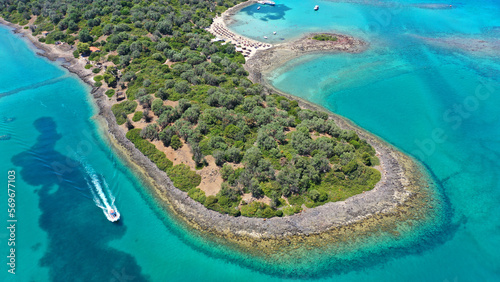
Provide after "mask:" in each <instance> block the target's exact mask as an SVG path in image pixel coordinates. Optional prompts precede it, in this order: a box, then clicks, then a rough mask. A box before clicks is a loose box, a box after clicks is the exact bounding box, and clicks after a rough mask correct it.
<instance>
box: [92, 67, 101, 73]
mask: <svg viewBox="0 0 500 282" xmlns="http://www.w3.org/2000/svg"><path fill="white" fill-rule="evenodd" d="M99 72H101V69H100V68H94V69H92V73H99Z"/></svg>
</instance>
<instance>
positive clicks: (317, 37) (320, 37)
mask: <svg viewBox="0 0 500 282" xmlns="http://www.w3.org/2000/svg"><path fill="white" fill-rule="evenodd" d="M312 39H314V40H319V41H337V37H335V36H332V35H328V34H316V35H315V36H313V38H312Z"/></svg>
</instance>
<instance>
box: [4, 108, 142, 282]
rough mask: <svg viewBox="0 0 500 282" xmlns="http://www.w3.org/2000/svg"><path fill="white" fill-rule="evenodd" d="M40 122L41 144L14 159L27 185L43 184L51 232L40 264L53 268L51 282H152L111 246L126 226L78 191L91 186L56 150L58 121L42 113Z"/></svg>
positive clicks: (44, 220)
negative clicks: (106, 216)
mask: <svg viewBox="0 0 500 282" xmlns="http://www.w3.org/2000/svg"><path fill="white" fill-rule="evenodd" d="M34 126H35V128H36V130H37V131H38V132H39V133H40V135H39V136H38V138H37V141H36V143H35V144H34V145H33V146H32V147H31V148H30V149H29V150H27V151H25V152H22V153H20V154H18V155H16V156H14V157H13V158H12V162H13V164H14V165H15V166H16V167H18V168H19V174H20V175H21V177H22V178H23V180H24V181H26V183H28V184H30V185H33V186H41V188H40V189H38V190H37V191H38V192H37V193H38V195H39V197H40V203H39V208H40V210H41V212H42V215H41V216H40V219H39V224H40V227H41V228H42V229H43V230H44V231H45V232H47V235H48V243H47V244H48V245H47V252H46V253H45V254H44V256H43V258H42V259H41V261H40V264H41V265H42V266H44V267H48V268H49V273H50V276H51V280H52V281H110V282H111V281H131V280H133V281H146V279H147V278H145V277H144V276H143V275H142V273H141V268H140V266H139V265H138V264H137V262H136V261H135V259H134V258H133V257H132V256H131V255H129V254H126V253H124V252H121V251H118V250H115V249H112V248H109V247H107V243H108V242H110V241H112V240H116V239H118V238H120V237H121V236H123V234H124V233H125V231H126V227H125V226H124V225H123V223H121V224H112V223H110V222H108V221H107V220H105V219H103V218H104V217H103V214H102V212H101V210H100V209H99V208H97V207H96V206H95V204H94V202H93V201H92V200H89V199H88V198H86V197H82V196H81V194H80V193H79V192H78V191H77V190H75V189H74V188H75V186H80V187H86V186H87V184H86V181H85V170H84V169H83V167H81V165H79V164H78V162H77V161H76V160H73V159H71V158H70V157H68V156H65V155H63V154H61V153H59V152H57V151H56V150H55V145H56V143H57V141H58V140H59V139H61V135H60V134H58V133H57V125H56V123H55V122H54V120H53V119H52V118H49V117H42V118H39V119H37V120H36V121H35V122H34ZM64 167H65V168H68V167H71V169H61V168H64ZM69 180H70V181H69ZM33 243H34V244H35V245H36V244H39V243H37V242H33Z"/></svg>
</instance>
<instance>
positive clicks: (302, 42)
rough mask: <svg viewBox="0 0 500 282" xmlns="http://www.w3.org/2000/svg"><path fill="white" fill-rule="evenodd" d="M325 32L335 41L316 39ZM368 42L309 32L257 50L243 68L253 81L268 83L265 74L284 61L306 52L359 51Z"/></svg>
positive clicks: (362, 49) (345, 36)
mask: <svg viewBox="0 0 500 282" xmlns="http://www.w3.org/2000/svg"><path fill="white" fill-rule="evenodd" d="M319 34H326V35H330V36H333V37H336V38H337V40H335V41H318V40H314V39H312V37H313V36H314V35H319ZM367 46H368V44H367V43H366V42H364V41H362V40H359V39H356V38H354V37H351V36H347V35H342V34H335V33H310V34H307V35H304V36H302V37H301V38H299V39H296V40H293V41H290V42H286V43H280V44H278V45H274V46H273V47H271V48H269V49H266V50H258V51H257V52H256V54H255V55H253V56H252V57H250V58H249V59H248V60H247V62H246V63H245V65H244V67H245V69H246V70H247V71H248V72H249V73H250V75H249V79H250V80H252V81H253V82H255V83H262V84H268V83H266V81H265V80H264V79H263V77H264V76H265V74H267V73H269V72H270V71H272V70H274V69H276V68H278V67H280V66H282V65H284V64H285V63H286V62H288V61H290V60H292V59H295V58H298V57H300V56H303V55H306V54H315V53H336V52H344V53H360V52H363V51H364V50H365V49H366V48H367Z"/></svg>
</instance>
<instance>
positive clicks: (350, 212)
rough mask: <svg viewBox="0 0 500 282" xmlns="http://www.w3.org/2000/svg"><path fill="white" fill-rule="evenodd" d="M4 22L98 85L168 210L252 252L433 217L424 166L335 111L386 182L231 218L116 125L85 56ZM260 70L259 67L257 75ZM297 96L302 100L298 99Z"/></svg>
mask: <svg viewBox="0 0 500 282" xmlns="http://www.w3.org/2000/svg"><path fill="white" fill-rule="evenodd" d="M0 23H1V24H4V25H8V26H10V27H12V28H14V29H15V32H16V33H17V34H20V35H21V36H22V37H25V38H27V39H28V40H30V41H31V42H32V44H33V45H34V46H35V47H36V48H38V49H40V50H42V51H43V53H40V52H37V54H39V55H41V56H44V57H47V58H48V59H49V60H52V61H57V60H59V59H61V58H62V59H64V60H65V61H66V62H64V63H63V64H62V66H63V67H65V68H66V69H68V70H69V71H70V72H72V73H74V74H76V75H77V76H79V77H80V78H81V79H82V80H83V81H84V82H85V83H87V84H89V85H90V86H91V87H92V91H91V94H92V96H93V97H94V102H95V104H96V105H97V107H98V109H99V114H98V116H99V117H100V118H99V119H98V120H99V123H100V125H101V127H102V130H103V131H107V132H108V133H109V134H106V136H107V138H108V139H109V140H110V141H111V144H113V146H114V147H115V151H117V152H118V153H120V154H121V155H122V156H124V157H125V159H127V160H128V161H129V163H130V164H132V166H133V167H135V168H136V170H137V171H139V172H140V174H141V175H143V176H144V178H143V179H145V180H147V182H149V183H150V184H151V186H152V187H154V191H155V196H156V197H157V198H159V199H160V201H164V202H165V203H167V206H168V208H169V209H170V210H171V211H173V212H174V213H175V215H177V216H178V217H180V218H182V219H183V221H184V222H186V223H187V224H188V225H190V226H191V227H193V228H195V229H197V230H200V231H203V232H208V233H211V234H214V235H216V236H219V237H222V238H224V239H227V240H228V241H230V242H234V243H236V244H237V245H239V246H242V247H243V248H244V249H246V250H256V249H259V250H264V251H265V253H266V254H271V253H273V252H275V251H276V250H277V248H281V247H283V246H284V245H285V244H287V245H289V244H290V242H299V243H301V244H304V242H305V241H307V242H315V243H314V244H316V243H317V240H316V239H318V238H319V239H321V241H323V242H325V243H326V242H328V241H329V240H324V238H328V237H330V238H335V241H337V242H338V240H339V238H341V237H342V236H347V238H348V237H349V236H353V234H354V233H356V232H358V233H359V232H361V231H362V230H364V232H362V233H367V232H368V231H369V230H378V229H380V228H383V227H384V226H385V228H387V229H390V228H391V226H392V227H394V224H396V223H398V222H402V221H405V220H414V219H416V218H418V219H422V218H423V217H427V215H428V212H429V211H430V210H432V207H431V205H434V204H429V203H428V202H426V200H428V198H429V194H428V193H431V190H430V189H429V190H426V189H421V188H422V187H423V186H424V185H425V183H424V182H425V181H426V180H425V181H424V176H423V175H422V174H421V171H420V168H419V167H418V166H417V165H416V163H415V162H414V161H413V160H411V159H410V158H409V157H407V156H405V155H403V154H402V153H401V152H399V151H397V150H396V149H394V148H392V146H390V145H389V144H387V143H385V142H384V141H382V140H380V139H378V138H377V137H375V136H373V135H371V134H370V133H367V132H365V131H363V130H361V129H359V128H356V127H353V125H352V124H349V122H348V121H346V120H345V119H343V118H341V117H338V116H335V115H331V118H333V119H335V120H336V121H337V123H338V125H339V126H341V127H343V128H349V129H354V130H356V131H357V132H358V134H360V136H361V137H362V138H364V139H367V141H368V142H369V143H370V144H372V146H374V147H375V148H376V150H377V152H378V153H379V158H380V159H381V163H382V167H384V171H385V172H387V174H384V173H383V174H382V179H381V181H380V182H379V183H377V185H376V187H375V188H374V189H372V190H370V191H367V192H365V193H363V194H359V195H356V196H353V197H351V198H349V199H347V200H345V201H342V202H330V203H327V204H325V205H323V206H319V207H316V208H314V209H308V210H306V211H304V212H302V213H300V214H296V215H292V216H287V217H283V218H271V219H267V220H263V219H261V218H246V217H231V216H228V215H223V214H220V213H218V212H215V211H212V210H208V209H206V208H205V207H204V206H203V205H201V204H200V203H198V202H196V201H194V200H193V199H191V198H189V197H188V196H187V193H185V192H182V191H181V190H179V189H177V188H175V187H174V186H173V184H172V182H171V181H170V179H169V178H168V176H167V175H166V174H165V172H163V171H160V170H159V169H158V167H156V165H155V164H154V163H152V162H151V161H150V160H149V159H148V158H147V157H145V156H144V155H143V154H142V153H141V152H140V151H139V150H138V149H136V148H135V146H134V145H133V144H132V143H131V142H130V141H129V140H128V139H127V138H126V137H125V132H123V131H122V130H121V128H120V127H119V126H118V125H117V124H116V120H115V117H114V115H113V113H112V112H111V105H110V104H109V103H108V102H107V97H106V96H105V95H104V89H103V88H95V87H93V81H92V79H91V77H92V74H91V72H90V71H89V70H85V69H84V64H83V65H82V62H81V60H79V59H75V58H74V57H73V56H72V54H71V52H66V54H65V53H64V52H63V51H62V50H60V49H59V47H57V46H55V45H46V44H44V43H40V42H38V40H37V39H36V38H35V37H33V36H31V33H30V32H29V30H24V29H22V27H20V26H18V25H13V24H10V23H8V22H5V21H4V20H3V19H1V18H0ZM309 51H310V50H309ZM315 51H318V50H315ZM259 52H266V51H259ZM267 52H273V49H272V48H271V49H268V50H267ZM300 54H301V53H300V50H299V51H297V53H296V54H295V56H300ZM257 55H260V54H259V53H258V54H257ZM257 58H258V56H255V58H254V59H253V60H257ZM257 74H258V73H257V71H255V73H254V75H257ZM281 94H282V95H285V94H283V93H281ZM288 96H290V95H288ZM293 99H296V100H297V98H296V97H293ZM300 104H301V106H302V107H310V108H315V109H317V108H318V107H317V106H315V105H312V104H311V103H308V102H304V101H300ZM352 232H354V233H352ZM358 233H356V234H358ZM368 233H369V232H368ZM356 236H357V235H356ZM284 239H285V240H284ZM329 243H331V242H329Z"/></svg>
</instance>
